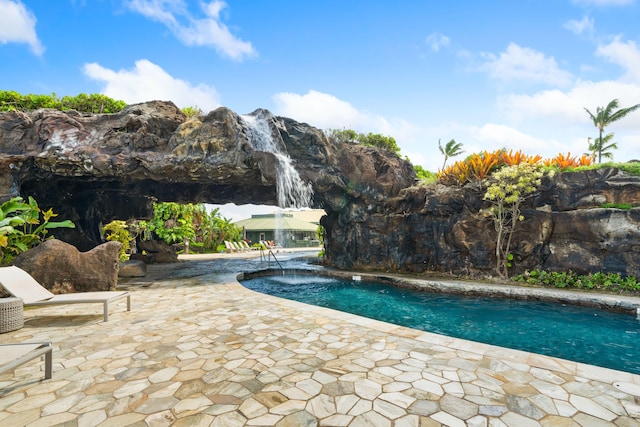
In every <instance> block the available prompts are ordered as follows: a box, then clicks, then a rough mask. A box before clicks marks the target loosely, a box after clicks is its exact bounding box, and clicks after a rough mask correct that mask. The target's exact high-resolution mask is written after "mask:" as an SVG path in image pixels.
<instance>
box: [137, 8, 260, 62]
mask: <svg viewBox="0 0 640 427" xmlns="http://www.w3.org/2000/svg"><path fill="white" fill-rule="evenodd" d="M127 5H128V7H129V8H130V9H131V10H133V11H134V12H137V13H140V14H141V15H144V16H146V17H147V18H150V19H152V20H154V21H158V22H161V23H162V24H164V25H166V26H167V28H169V30H171V32H172V33H173V34H174V35H175V36H176V37H177V38H178V40H180V41H181V42H183V43H184V44H186V45H187V46H210V47H213V48H215V49H216V50H217V51H218V52H220V53H221V54H222V55H224V56H227V57H229V58H231V59H233V60H236V61H241V60H243V59H245V58H250V57H253V56H256V54H257V52H256V51H255V49H254V48H253V46H252V45H251V43H249V42H245V41H243V40H241V39H239V38H237V37H235V36H234V35H233V34H231V31H229V28H227V26H226V25H225V24H223V23H222V22H221V19H220V12H221V11H222V9H224V8H225V7H226V6H227V4H226V3H225V2H223V1H220V0H214V1H212V2H209V3H206V2H203V3H201V5H202V11H203V13H204V17H202V18H196V17H194V16H193V15H192V14H191V13H190V12H189V11H188V10H187V7H186V4H185V3H184V1H183V0H129V1H128V2H127Z"/></svg>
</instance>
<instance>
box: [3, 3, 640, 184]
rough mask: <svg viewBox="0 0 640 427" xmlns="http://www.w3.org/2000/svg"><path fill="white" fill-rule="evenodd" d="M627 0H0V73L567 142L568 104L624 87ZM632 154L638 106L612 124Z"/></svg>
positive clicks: (495, 140)
mask: <svg viewBox="0 0 640 427" xmlns="http://www.w3.org/2000/svg"><path fill="white" fill-rule="evenodd" d="M638 22H640V0H516V1H514V0H499V1H497V0H496V1H491V0H486V1H471V0H466V1H463V0H450V1H446V2H445V1H440V2H435V1H421V0H399V1H396V2H389V1H379V0H350V1H345V0H324V1H321V2H317V1H313V2H311V1H299V0H272V1H246V0H244V1H241V0H227V1H225V2H222V1H215V0H214V1H211V0H209V1H186V0H56V1H43V0H0V62H1V63H2V65H3V66H2V67H0V82H1V83H0V89H4V90H16V91H18V92H20V93H23V94H26V93H44V94H50V93H56V94H57V95H59V96H64V95H77V94H78V93H81V92H84V93H104V94H106V95H108V96H111V97H113V98H117V99H122V100H124V101H126V102H128V103H135V102H142V101H147V100H152V99H162V100H171V101H173V102H175V103H176V104H177V105H178V106H179V107H185V106H194V105H197V106H198V107H200V108H202V109H203V110H205V111H210V110H212V109H214V108H216V107H218V106H221V105H222V106H226V107H229V108H231V109H232V110H234V111H236V112H238V113H240V114H244V113H249V112H251V111H253V110H255V109H256V108H267V109H269V110H271V111H272V112H273V113H274V114H277V115H283V116H287V117H291V118H293V119H296V120H298V121H302V122H307V123H309V124H311V125H313V126H316V127H318V128H321V129H328V128H351V129H356V130H358V131H361V132H374V133H382V134H385V135H390V136H393V137H394V138H395V139H396V141H397V142H398V144H399V145H400V147H401V149H402V155H405V156H408V157H409V158H410V159H411V160H412V161H413V163H414V164H419V165H422V166H423V167H425V168H427V169H429V170H432V171H436V170H437V169H438V168H439V167H440V166H441V165H442V160H443V157H442V156H441V154H440V152H439V151H438V139H441V140H442V141H443V142H446V141H448V140H449V139H451V138H455V139H456V141H457V142H460V143H462V144H463V149H464V150H465V154H470V153H473V152H477V151H480V150H484V149H487V150H494V149H498V148H502V147H507V148H513V149H516V150H517V149H522V150H524V151H525V152H527V153H530V154H541V155H543V156H545V157H551V156H555V155H556V154H558V153H560V152H563V153H567V152H571V153H572V154H574V155H576V154H577V155H581V154H582V153H583V152H585V151H587V137H595V136H596V135H597V131H596V128H595V127H594V126H593V123H592V122H591V120H590V119H589V117H588V115H587V113H586V112H585V111H584V108H585V107H586V108H588V109H590V110H591V111H594V112H595V109H596V107H598V106H604V105H606V104H607V103H608V102H609V101H611V100H612V99H614V98H617V99H619V101H620V105H621V106H622V107H627V106H631V105H635V104H638V103H640V25H638ZM608 130H609V131H612V132H615V134H616V137H615V141H617V142H618V144H619V149H618V150H617V151H615V153H614V154H615V160H616V161H626V160H630V159H632V158H640V111H637V112H635V113H632V114H631V115H629V116H628V117H627V118H625V119H623V120H621V121H619V122H617V123H615V124H613V125H612V126H611V127H610V128H609V129H608Z"/></svg>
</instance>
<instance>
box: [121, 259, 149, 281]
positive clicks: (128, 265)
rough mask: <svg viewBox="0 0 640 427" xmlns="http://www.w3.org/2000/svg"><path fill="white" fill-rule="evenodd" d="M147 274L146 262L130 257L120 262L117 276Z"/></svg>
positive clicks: (142, 275) (140, 275) (141, 275)
mask: <svg viewBox="0 0 640 427" xmlns="http://www.w3.org/2000/svg"><path fill="white" fill-rule="evenodd" d="M146 275H147V264H145V263H144V261H140V260H135V259H130V260H128V261H125V262H121V263H120V270H119V271H118V276H119V277H144V276H146Z"/></svg>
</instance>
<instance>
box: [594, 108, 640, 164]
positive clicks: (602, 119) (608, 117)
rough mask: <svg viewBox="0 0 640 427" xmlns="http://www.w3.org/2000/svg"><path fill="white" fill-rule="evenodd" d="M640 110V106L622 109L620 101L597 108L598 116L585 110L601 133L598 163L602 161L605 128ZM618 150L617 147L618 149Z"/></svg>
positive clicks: (598, 145)
mask: <svg viewBox="0 0 640 427" xmlns="http://www.w3.org/2000/svg"><path fill="white" fill-rule="evenodd" d="M638 108H640V104H636V105H634V106H633V107H628V108H620V107H619V106H618V100H617V99H614V100H613V101H611V102H609V104H607V106H606V107H604V108H602V107H597V108H596V114H593V113H592V112H591V111H589V110H587V109H586V108H585V111H586V112H587V114H589V117H591V120H593V125H594V126H595V127H597V128H598V131H599V132H600V134H599V136H598V140H597V149H598V163H600V162H601V161H602V148H603V144H604V142H605V141H604V140H603V137H602V134H603V133H604V128H605V127H607V126H609V125H610V124H611V123H613V122H615V121H618V120H620V119H622V118H623V117H625V116H626V115H627V114H629V113H631V112H633V111H635V110H637V109H638ZM616 148H617V147H616Z"/></svg>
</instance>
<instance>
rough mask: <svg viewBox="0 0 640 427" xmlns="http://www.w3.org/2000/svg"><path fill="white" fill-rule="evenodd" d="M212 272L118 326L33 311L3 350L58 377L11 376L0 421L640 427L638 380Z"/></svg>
mask: <svg viewBox="0 0 640 427" xmlns="http://www.w3.org/2000/svg"><path fill="white" fill-rule="evenodd" d="M214 266H215V261H211V262H210V264H209V267H203V266H200V267H198V268H199V269H200V270H199V271H200V274H197V275H194V276H190V275H189V274H179V273H178V271H179V270H177V269H176V270H175V271H174V272H173V273H172V274H167V277H165V278H162V279H153V280H151V279H149V280H147V281H141V282H138V284H137V285H131V286H130V287H129V288H130V289H131V290H132V310H131V311H130V312H127V311H126V310H125V308H126V306H125V304H126V302H122V303H117V304H114V305H113V306H112V308H111V314H110V318H109V319H110V320H109V322H106V323H105V322H102V314H101V307H100V306H91V305H86V306H84V305H74V306H70V307H63V306H56V307H47V308H38V309H35V310H27V311H25V326H24V328H22V329H19V330H17V331H13V332H9V333H5V334H2V335H0V343H11V342H28V341H52V342H53V346H54V352H53V359H54V366H53V378H52V379H50V380H43V379H42V377H43V375H42V370H43V369H44V363H43V362H42V361H38V360H36V361H33V362H30V363H28V364H25V365H23V366H21V367H19V368H17V369H16V370H15V371H13V372H7V373H4V374H1V375H0V425H2V426H29V427H36V426H53V425H64V426H79V427H80V426H118V427H119V426H128V425H135V426H169V425H174V426H231V427H233V426H281V427H285V426H349V427H365V426H376V427H384V426H389V427H392V426H393V427H419V426H420V427H424V426H439V425H445V426H478V427H480V426H496V427H497V426H510V427H527V426H607V425H615V426H640V396H639V395H640V376H638V375H632V374H629V373H624V372H619V371H613V370H609V369H604V368H598V367H594V366H589V365H583V364H579V363H574V362H569V361H565V360H560V359H555V358H551V357H546V356H541V355H536V354H531V353H525V352H521V351H515V350H509V349H504V348H499V347H493V346H489V345H484V344H479V343H473V342H470V341H465V340H459V339H454V338H449V337H445V336H441V335H436V334H430V333H425V332H422V331H417V330H413V329H408V328H404V327H399V326H395V325H391V324H387V323H383V322H379V321H375V320H371V319H366V318H362V317H358V316H354V315H351V314H346V313H341V312H337V311H334V310H330V309H325V308H320V307H312V306H308V305H305V304H301V303H297V302H294V301H287V300H282V299H278V298H275V297H271V296H267V295H262V294H258V293H255V292H253V291H250V290H248V289H246V288H244V287H242V286H241V285H239V284H238V283H237V282H235V280H234V275H233V274H229V273H228V272H227V273H225V272H224V271H219V270H220V269H218V271H216V268H215V267H214ZM236 267H237V266H236ZM236 271H237V270H236ZM205 273H206V274H205Z"/></svg>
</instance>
